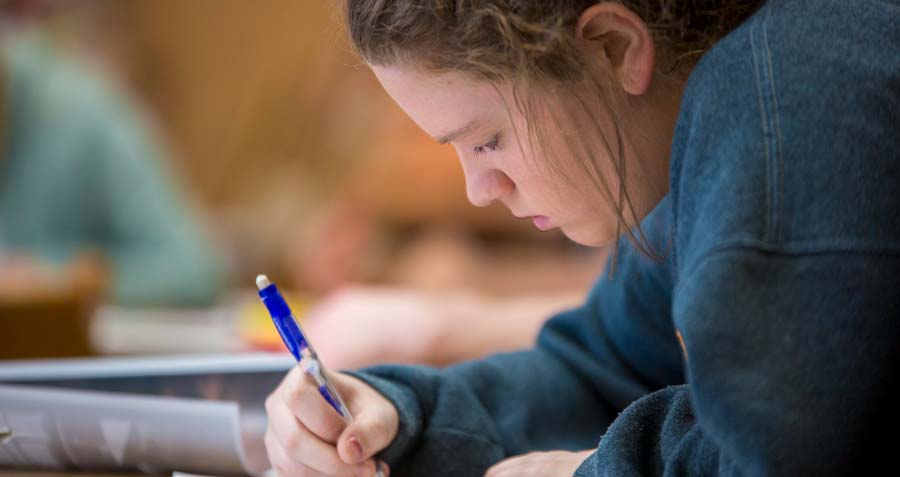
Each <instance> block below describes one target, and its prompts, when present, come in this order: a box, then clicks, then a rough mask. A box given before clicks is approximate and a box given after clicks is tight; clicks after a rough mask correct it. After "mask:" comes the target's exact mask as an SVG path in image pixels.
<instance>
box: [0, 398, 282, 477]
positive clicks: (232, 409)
mask: <svg viewBox="0 0 900 477" xmlns="http://www.w3.org/2000/svg"><path fill="white" fill-rule="evenodd" d="M0 431H2V433H0V436H4V437H2V438H0V467H15V468H39V469H53V470H55V469H59V470H62V469H69V470H91V471H100V470H110V471H121V470H129V469H135V470H139V471H142V472H148V473H157V474H158V473H169V472H173V471H183V472H190V473H196V474H206V475H241V474H252V475H258V474H261V473H262V472H263V471H265V470H266V468H267V467H268V463H267V462H266V461H265V456H264V454H263V455H261V456H260V455H257V457H256V458H255V459H249V458H248V456H247V453H246V452H245V449H244V444H243V441H244V440H246V437H243V438H242V433H241V423H240V413H239V407H238V405H237V404H236V403H232V402H216V401H203V400H197V399H183V398H174V397H153V396H140V395H128V394H112V393H104V392H94V391H80V390H64V389H54V388H41V387H36V386H21V385H0ZM257 437H258V436H257Z"/></svg>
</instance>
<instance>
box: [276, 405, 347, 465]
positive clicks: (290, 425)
mask: <svg viewBox="0 0 900 477" xmlns="http://www.w3.org/2000/svg"><path fill="white" fill-rule="evenodd" d="M269 431H270V432H269V433H268V434H270V436H269V435H267V438H268V439H270V440H274V441H275V444H277V446H278V447H279V450H280V451H283V452H284V453H285V457H286V458H287V459H288V460H290V461H293V462H302V463H303V464H304V465H306V466H308V467H310V468H311V469H313V470H316V471H318V472H322V473H324V474H326V475H360V472H362V471H363V470H364V466H361V465H351V464H347V463H345V462H344V461H343V460H341V458H340V456H338V453H337V449H335V447H334V445H332V444H329V443H327V442H325V441H324V440H322V439H321V438H319V437H318V436H316V435H315V434H313V433H312V432H310V430H309V429H307V428H306V426H304V425H303V424H302V423H301V422H300V421H298V420H297V419H296V418H295V417H294V415H293V414H291V411H290V410H289V409H288V408H287V406H278V405H275V406H273V407H272V408H271V409H270V410H269ZM266 447H267V448H268V447H269V442H267V443H266Z"/></svg>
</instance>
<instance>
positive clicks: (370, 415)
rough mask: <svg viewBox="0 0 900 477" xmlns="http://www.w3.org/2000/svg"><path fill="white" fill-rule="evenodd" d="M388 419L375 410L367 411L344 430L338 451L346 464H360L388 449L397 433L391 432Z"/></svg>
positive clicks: (338, 444)
mask: <svg viewBox="0 0 900 477" xmlns="http://www.w3.org/2000/svg"><path fill="white" fill-rule="evenodd" d="M388 422H389V421H388V419H387V418H385V417H383V416H381V415H380V413H379V412H377V410H375V409H366V410H364V411H363V412H361V413H360V414H359V415H357V416H356V419H355V420H354V421H353V422H352V423H351V424H350V425H349V426H347V428H346V429H345V430H344V432H343V433H342V434H341V438H340V440H338V443H337V451H338V454H339V455H340V457H341V459H342V460H343V461H344V462H350V463H358V462H362V461H364V460H367V459H370V458H372V456H374V455H375V454H376V453H378V452H379V451H381V450H382V449H384V448H385V447H387V445H388V444H390V442H391V440H393V437H394V435H395V434H396V431H394V432H391V429H390V428H389V426H388Z"/></svg>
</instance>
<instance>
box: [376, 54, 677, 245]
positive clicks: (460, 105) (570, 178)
mask: <svg viewBox="0 0 900 477" xmlns="http://www.w3.org/2000/svg"><path fill="white" fill-rule="evenodd" d="M372 69H373V71H374V72H375V75H376V76H377V77H378V79H379V81H380V82H381V84H382V86H384V88H385V90H386V91H387V92H388V94H390V95H391V97H392V98H393V99H394V101H396V102H397V104H398V105H399V106H400V107H401V108H402V109H403V110H404V111H405V112H406V113H407V114H408V115H409V116H410V117H411V118H412V119H413V121H415V122H416V123H417V124H418V125H419V126H420V127H421V128H422V129H423V130H424V131H425V132H426V133H428V134H429V135H431V136H432V137H433V138H435V139H436V140H437V141H439V142H442V143H448V144H451V145H453V147H454V148H455V149H456V151H457V154H458V155H459V158H460V162H461V163H462V167H463V171H464V173H465V177H466V192H467V195H468V198H469V201H470V202H472V203H473V204H474V205H476V206H486V205H488V204H490V203H491V202H493V201H500V202H502V203H503V204H505V205H506V207H508V208H509V210H510V212H511V213H512V214H513V215H514V216H516V217H519V218H522V219H526V220H531V221H532V222H533V223H534V225H535V226H536V227H537V228H539V229H541V230H550V229H554V228H559V229H561V230H562V232H563V233H564V234H566V236H568V237H569V238H570V239H572V240H573V241H575V242H578V243H581V244H583V245H589V246H602V245H606V244H608V243H609V242H610V241H611V240H613V239H614V238H615V237H616V223H617V220H616V217H615V215H614V213H613V209H612V208H611V207H610V206H609V199H608V197H607V196H606V195H605V194H604V193H603V192H602V190H601V189H600V188H598V187H597V185H596V183H595V182H594V181H593V180H592V179H591V177H590V176H589V175H588V174H587V173H585V172H584V169H583V168H582V167H580V166H579V164H578V163H577V161H575V160H573V159H572V158H571V157H565V153H560V151H568V150H570V149H571V148H568V147H566V146H567V144H566V142H567V141H566V139H564V138H565V137H575V136H577V137H581V138H591V137H597V135H596V134H593V135H592V134H591V133H590V130H589V129H587V128H585V130H583V131H582V130H579V129H581V128H579V127H577V126H573V127H574V128H575V129H576V130H574V131H572V130H568V131H566V128H559V127H557V125H546V126H548V127H547V131H548V135H547V136H548V140H549V142H546V143H545V144H544V146H546V147H542V148H540V149H541V150H540V151H537V150H536V151H532V150H531V145H530V144H529V142H530V141H528V140H527V139H526V138H527V132H526V131H527V119H526V118H525V117H524V115H523V113H522V112H521V111H519V110H518V108H516V107H513V106H511V107H510V108H507V107H506V106H505V105H506V104H510V105H513V104H515V103H514V102H513V101H512V99H511V91H509V90H504V89H503V88H502V87H495V86H494V85H491V84H488V83H484V82H478V81H473V80H471V79H468V78H467V77H465V76H464V75H462V74H459V73H442V74H435V73H428V72H422V71H416V70H413V69H410V68H406V67H399V66H374V67H373V68H372ZM504 98H506V99H507V101H504ZM642 107H643V106H641V105H635V109H636V110H637V109H641V108H642ZM645 119H647V118H645ZM577 123H580V124H585V123H584V122H582V121H578V122H577ZM577 123H576V124H577ZM644 124H647V122H646V121H645V122H644ZM601 127H604V128H607V130H608V131H612V124H601ZM569 129H571V128H569ZM517 137H518V139H517ZM607 137H615V134H614V133H613V132H609V133H608V134H607ZM669 140H671V132H669V137H668V140H666V142H665V145H664V147H663V148H662V149H663V150H662V151H654V152H652V154H654V156H653V157H654V160H651V161H650V162H651V163H653V164H655V165H656V166H657V167H654V168H648V167H646V166H647V164H646V163H641V162H639V161H635V160H633V158H634V157H637V156H639V155H643V153H642V152H641V150H647V149H654V148H648V147H646V145H647V144H645V143H647V142H648V141H646V140H641V141H638V142H637V143H634V142H630V143H629V144H626V154H625V157H626V161H628V165H627V166H626V171H628V172H629V176H627V177H626V184H628V187H629V189H628V192H629V194H630V195H631V198H632V203H633V204H634V206H635V209H636V212H637V215H638V219H640V218H642V217H643V215H646V214H647V213H649V211H650V210H651V209H652V207H653V205H655V204H656V203H657V202H658V201H659V200H660V199H661V198H662V196H663V195H664V194H665V190H654V189H659V187H658V186H659V184H654V183H656V182H659V180H660V179H662V182H663V184H665V183H666V182H667V180H666V177H667V175H668V173H667V164H668V160H667V156H668V141H669ZM649 142H654V141H649ZM587 144H588V146H589V147H591V150H592V152H593V153H594V154H595V156H596V158H597V159H598V162H599V164H600V166H599V167H600V169H601V170H600V173H601V174H603V175H604V177H606V182H607V183H608V184H610V187H611V188H612V190H611V191H610V192H612V193H613V194H614V197H617V196H618V183H619V180H618V178H617V177H616V176H615V173H614V171H613V170H612V167H611V166H609V167H607V170H604V165H607V164H610V161H609V158H608V155H607V153H606V150H605V148H604V147H602V143H599V142H598V143H596V144H593V143H592V142H591V141H590V140H587ZM655 149H660V148H659V147H656V148H655ZM644 152H651V151H649V150H647V151H644ZM548 153H551V154H553V155H554V157H552V158H551V157H548V156H547V155H548ZM557 154H559V155H560V156H562V157H557ZM660 156H663V157H660ZM660 161H661V162H663V163H664V164H657V163H659V162H660ZM651 169H652V171H651ZM660 170H661V172H660ZM653 171H655V173H654V172H653ZM660 174H662V177H656V176H659V175H660ZM651 184H652V186H651Z"/></svg>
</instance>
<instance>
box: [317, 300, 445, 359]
mask: <svg viewBox="0 0 900 477" xmlns="http://www.w3.org/2000/svg"><path fill="white" fill-rule="evenodd" d="M445 321H446V316H445V314H444V313H443V312H441V311H440V310H439V307H438V306H436V305H435V302H434V300H433V299H432V297H430V296H429V295H428V294H426V293H423V292H418V291H415V290H406V289H402V288H387V287H362V286H355V287H345V288H343V289H342V290H341V291H339V292H337V293H334V294H332V295H331V296H329V297H328V298H325V299H324V300H323V301H321V302H320V303H318V304H316V306H314V307H313V308H312V309H311V310H310V311H309V313H308V314H307V315H306V316H305V317H304V319H303V330H304V331H305V332H306V333H307V334H308V335H309V338H310V341H312V342H313V343H315V346H316V351H318V353H319V356H321V358H322V362H323V363H325V364H326V365H327V366H328V367H329V368H330V369H354V368H360V367H363V366H371V365H373V364H378V363H386V362H390V363H432V362H433V360H434V359H435V354H436V351H437V349H436V348H437V344H438V343H439V342H440V339H439V337H440V336H441V334H442V333H444V330H445V328H446V327H447V326H448V325H447V323H446V322H445ZM398 337H402V339H398Z"/></svg>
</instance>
